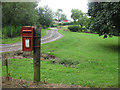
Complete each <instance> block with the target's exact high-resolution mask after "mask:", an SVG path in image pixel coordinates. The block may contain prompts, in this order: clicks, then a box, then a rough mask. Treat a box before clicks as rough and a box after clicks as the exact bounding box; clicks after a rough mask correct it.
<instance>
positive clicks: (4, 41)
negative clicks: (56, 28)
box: [2, 28, 50, 44]
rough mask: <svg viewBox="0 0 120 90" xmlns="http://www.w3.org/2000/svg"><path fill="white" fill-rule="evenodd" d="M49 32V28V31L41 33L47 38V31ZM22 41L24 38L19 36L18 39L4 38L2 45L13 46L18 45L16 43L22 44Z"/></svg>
mask: <svg viewBox="0 0 120 90" xmlns="http://www.w3.org/2000/svg"><path fill="white" fill-rule="evenodd" d="M47 30H50V29H49V28H48V29H42V31H41V36H42V37H43V36H45V35H46V31H47ZM20 41H22V36H18V37H13V38H8V37H7V38H3V39H2V44H11V43H16V42H20Z"/></svg>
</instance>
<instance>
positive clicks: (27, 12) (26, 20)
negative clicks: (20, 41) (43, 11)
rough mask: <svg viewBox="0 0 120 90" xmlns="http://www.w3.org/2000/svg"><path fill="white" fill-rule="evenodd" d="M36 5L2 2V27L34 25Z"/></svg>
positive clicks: (32, 3)
mask: <svg viewBox="0 0 120 90" xmlns="http://www.w3.org/2000/svg"><path fill="white" fill-rule="evenodd" d="M36 6H37V3H34V2H4V3H3V4H2V24H3V27H4V26H9V25H12V26H18V25H34V24H35V23H36V20H37V18H36V10H35V8H36Z"/></svg>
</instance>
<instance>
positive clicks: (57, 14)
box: [55, 9, 63, 21]
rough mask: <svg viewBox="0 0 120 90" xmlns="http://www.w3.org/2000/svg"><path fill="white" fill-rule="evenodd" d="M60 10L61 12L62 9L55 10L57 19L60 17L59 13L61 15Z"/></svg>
mask: <svg viewBox="0 0 120 90" xmlns="http://www.w3.org/2000/svg"><path fill="white" fill-rule="evenodd" d="M62 12H63V10H62V9H58V10H57V11H56V13H55V15H56V17H57V19H58V21H59V20H60V17H61V15H62Z"/></svg>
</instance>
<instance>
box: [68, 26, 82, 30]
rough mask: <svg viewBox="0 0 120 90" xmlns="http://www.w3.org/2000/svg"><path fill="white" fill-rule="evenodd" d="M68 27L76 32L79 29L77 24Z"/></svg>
mask: <svg viewBox="0 0 120 90" xmlns="http://www.w3.org/2000/svg"><path fill="white" fill-rule="evenodd" d="M68 29H69V30H70V31H72V32H78V31H80V30H81V28H80V26H78V25H72V26H69V27H68Z"/></svg>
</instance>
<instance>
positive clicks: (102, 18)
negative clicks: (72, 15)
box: [88, 2, 120, 38]
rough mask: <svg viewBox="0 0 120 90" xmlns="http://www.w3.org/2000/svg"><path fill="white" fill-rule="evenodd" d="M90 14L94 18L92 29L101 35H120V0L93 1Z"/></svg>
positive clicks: (90, 4)
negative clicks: (119, 0)
mask: <svg viewBox="0 0 120 90" xmlns="http://www.w3.org/2000/svg"><path fill="white" fill-rule="evenodd" d="M88 6H89V10H88V14H89V15H90V16H91V17H92V18H93V23H92V24H91V26H90V27H91V28H90V29H91V30H92V31H93V32H97V33H98V34H99V35H100V36H101V35H104V38H106V37H107V36H119V35H120V22H119V21H120V2H91V3H89V4H88Z"/></svg>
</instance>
